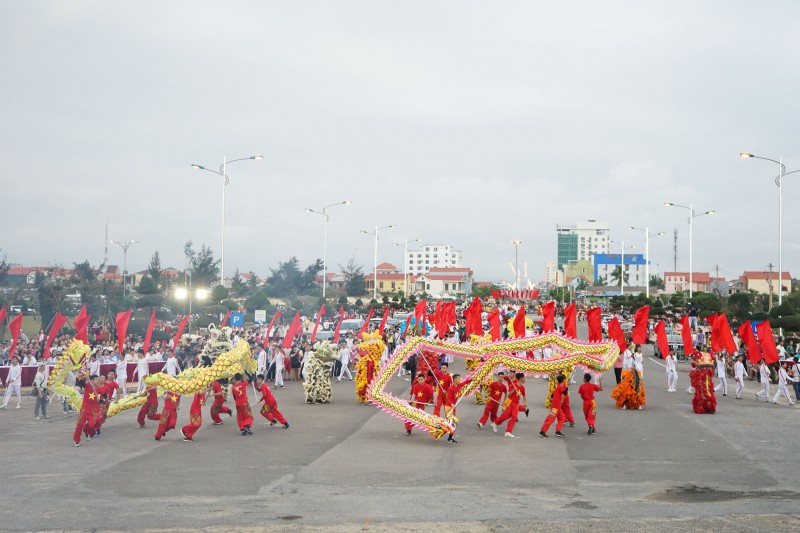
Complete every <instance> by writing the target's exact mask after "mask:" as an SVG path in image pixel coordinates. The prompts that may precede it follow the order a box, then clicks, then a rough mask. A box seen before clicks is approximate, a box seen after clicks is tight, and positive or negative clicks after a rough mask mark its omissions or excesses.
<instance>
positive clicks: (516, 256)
mask: <svg viewBox="0 0 800 533" xmlns="http://www.w3.org/2000/svg"><path fill="white" fill-rule="evenodd" d="M511 244H513V245H514V275H515V276H516V280H515V287H514V288H515V289H517V290H519V245H520V244H522V241H521V240H519V239H514V240H513V241H511Z"/></svg>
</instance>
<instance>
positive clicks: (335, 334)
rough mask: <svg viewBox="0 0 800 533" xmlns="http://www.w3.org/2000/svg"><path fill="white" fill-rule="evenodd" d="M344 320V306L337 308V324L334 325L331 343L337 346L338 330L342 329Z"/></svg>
mask: <svg viewBox="0 0 800 533" xmlns="http://www.w3.org/2000/svg"><path fill="white" fill-rule="evenodd" d="M343 319H344V306H341V307H339V322H337V323H336V331H334V332H333V343H334V344H339V329H340V328H341V327H342V320H343Z"/></svg>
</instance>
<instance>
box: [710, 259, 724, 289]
mask: <svg viewBox="0 0 800 533" xmlns="http://www.w3.org/2000/svg"><path fill="white" fill-rule="evenodd" d="M714 270H715V271H716V272H717V277H716V278H715V280H716V281H712V282H711V286H712V287H714V291H713V292H714V294H716V295H717V296H722V293H721V292H720V290H719V265H714Z"/></svg>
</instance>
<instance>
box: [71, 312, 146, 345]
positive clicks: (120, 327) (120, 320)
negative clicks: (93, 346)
mask: <svg viewBox="0 0 800 533" xmlns="http://www.w3.org/2000/svg"><path fill="white" fill-rule="evenodd" d="M132 312H133V311H132V310H131V309H128V310H127V311H123V312H121V313H117V317H116V319H115V320H114V325H115V326H116V328H117V351H118V352H119V353H123V352H124V351H125V335H127V333H128V323H130V321H131V313H132ZM75 337H76V338H77V335H76V336H75Z"/></svg>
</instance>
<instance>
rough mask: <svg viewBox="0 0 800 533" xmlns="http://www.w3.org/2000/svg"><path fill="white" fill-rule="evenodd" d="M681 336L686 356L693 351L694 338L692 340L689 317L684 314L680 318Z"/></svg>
mask: <svg viewBox="0 0 800 533" xmlns="http://www.w3.org/2000/svg"><path fill="white" fill-rule="evenodd" d="M681 338H682V339H683V353H685V354H686V355H687V356H689V355H692V354H693V353H694V340H692V328H691V327H690V326H689V317H688V316H687V315H684V316H683V318H681Z"/></svg>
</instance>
